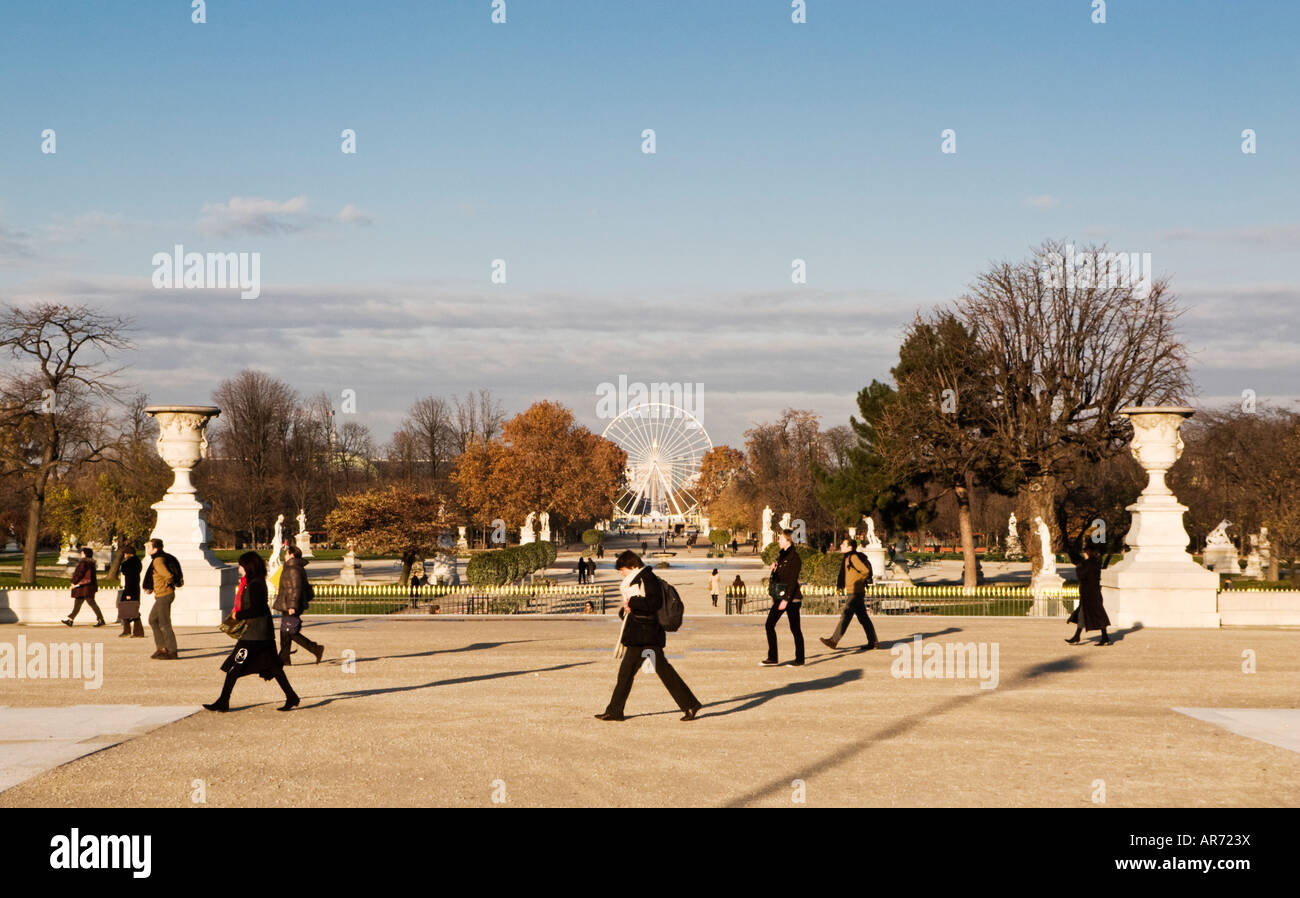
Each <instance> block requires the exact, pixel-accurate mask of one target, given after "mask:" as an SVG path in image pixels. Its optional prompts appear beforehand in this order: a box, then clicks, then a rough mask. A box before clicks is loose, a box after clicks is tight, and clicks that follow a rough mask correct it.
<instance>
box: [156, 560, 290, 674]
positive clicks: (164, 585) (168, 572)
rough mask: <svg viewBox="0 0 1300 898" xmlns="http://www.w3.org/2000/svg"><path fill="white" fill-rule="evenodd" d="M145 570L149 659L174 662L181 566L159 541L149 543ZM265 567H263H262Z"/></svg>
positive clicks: (183, 578) (178, 653)
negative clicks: (174, 609) (150, 600)
mask: <svg viewBox="0 0 1300 898" xmlns="http://www.w3.org/2000/svg"><path fill="white" fill-rule="evenodd" d="M148 552H149V567H148V569H147V570H146V571H145V574H144V591H145V592H151V593H153V610H152V611H150V612H149V629H151V630H153V642H154V645H155V646H156V647H157V651H155V652H154V653H153V654H152V655H150V656H149V657H150V658H157V659H158V660H160V661H175V660H176V659H177V658H179V657H180V652H179V650H178V649H177V647H176V634H175V633H174V632H173V631H172V601H173V600H174V599H175V598H176V590H177V589H180V588H181V587H183V586H184V585H185V577H184V575H183V574H182V572H181V563H180V562H179V561H177V560H176V559H175V558H173V557H172V556H171V555H169V554H167V553H166V552H164V551H163V541H162V540H160V539H151V540H149V549H148ZM263 567H265V565H263Z"/></svg>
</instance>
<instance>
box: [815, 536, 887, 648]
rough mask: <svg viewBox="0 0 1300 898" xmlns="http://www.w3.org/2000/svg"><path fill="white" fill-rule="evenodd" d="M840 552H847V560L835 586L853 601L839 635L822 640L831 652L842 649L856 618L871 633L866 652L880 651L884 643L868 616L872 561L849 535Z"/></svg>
mask: <svg viewBox="0 0 1300 898" xmlns="http://www.w3.org/2000/svg"><path fill="white" fill-rule="evenodd" d="M840 551H841V552H843V553H844V559H843V561H842V562H841V563H840V576H839V579H838V580H836V582H835V585H836V587H838V588H839V589H842V590H844V594H845V595H847V596H848V597H849V598H848V601H846V602H845V603H844V611H843V613H842V614H840V622H839V625H838V626H836V627H835V632H834V633H832V634H831V637H830V639H827V638H826V637H825V636H823V637H821V641H822V645H824V646H826V647H827V648H831V649H834V648H839V644H840V640H841V639H843V638H844V631H845V630H847V629H848V628H849V622H850V621H851V620H853V618H854V616H855V615H856V616H857V618H858V623H860V624H862V629H864V630H866V631H867V645H866V650H870V649H874V648H877V647H879V645H880V642H879V641H878V640H877V639H876V628H875V627H874V626H872V623H871V618H870V617H869V616H868V615H867V587H868V586H870V585H871V580H872V576H873V574H872V570H871V561H870V560H869V559H868V558H867V556H865V555H863V554H862V553H861V552H859V551H858V543H857V541H856V540H853V539H850V538H849V537H847V536H846V537H844V541H843V542H841V543H840Z"/></svg>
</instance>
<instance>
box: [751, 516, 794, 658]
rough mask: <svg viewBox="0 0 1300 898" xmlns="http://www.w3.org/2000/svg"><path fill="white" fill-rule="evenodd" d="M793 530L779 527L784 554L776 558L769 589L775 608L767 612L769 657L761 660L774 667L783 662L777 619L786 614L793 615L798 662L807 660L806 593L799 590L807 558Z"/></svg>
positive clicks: (779, 543) (791, 616)
mask: <svg viewBox="0 0 1300 898" xmlns="http://www.w3.org/2000/svg"><path fill="white" fill-rule="evenodd" d="M793 534H794V531H792V530H778V531H777V534H776V541H777V545H779V546H780V547H781V554H779V555H778V556H777V557H776V561H774V562H772V579H771V580H770V581H768V583H769V585H768V592H769V593H771V595H772V610H771V611H769V612H768V613H767V657H766V658H764V659H763V660H762V661H760V662H758V663H759V664H760V665H761V666H763V667H774V666H776V665H777V664H779V663H780V662H779V661H777V655H776V622H777V621H779V620H780V619H781V615H782V614H786V615H788V616H789V619H790V633H791V634H792V635H793V636H794V661H792V662H790V663H791V664H793V665H794V666H796V667H797V666H799V665H801V664H803V629H802V628H800V626H799V606H800V605H801V604H802V603H803V596H802V595H801V594H800V592H799V572H800V570H802V568H803V559H801V558H800V557H799V552H798V551H797V550H796V549H795V547H794V543H793V542H792V541H791V539H790V537H791V536H793Z"/></svg>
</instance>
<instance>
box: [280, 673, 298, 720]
mask: <svg viewBox="0 0 1300 898" xmlns="http://www.w3.org/2000/svg"><path fill="white" fill-rule="evenodd" d="M275 682H277V683H279V684H280V688H281V689H282V690H284V704H283V705H281V706H280V709H279V710H281V711H291V710H293V709H294V708H296V707H298V702H299V701H300V699H299V698H298V693H296V692H294V691H293V687H292V686H290V685H289V678H288V677H286V676H285V675H284V671H280V672H279V673H277V674H276V675H275Z"/></svg>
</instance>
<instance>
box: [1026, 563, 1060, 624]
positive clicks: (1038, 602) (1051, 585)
mask: <svg viewBox="0 0 1300 898" xmlns="http://www.w3.org/2000/svg"><path fill="white" fill-rule="evenodd" d="M1064 586H1065V578H1064V577H1062V576H1061V575H1060V574H1058V573H1056V571H1055V569H1053V570H1050V571H1049V570H1042V571H1039V572H1038V576H1037V577H1035V578H1034V579H1033V581H1032V582H1031V583H1030V584H1029V588H1030V590H1031V591H1032V592H1033V595H1034V603H1033V604H1032V605H1030V606H1029V617H1063V616H1064V615H1065V603H1064V601H1063V600H1062V598H1061V589H1062V588H1063V587H1064Z"/></svg>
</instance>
